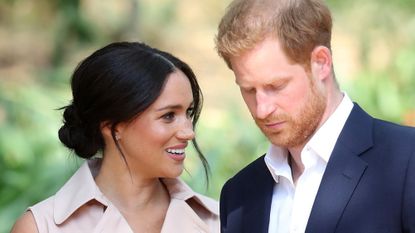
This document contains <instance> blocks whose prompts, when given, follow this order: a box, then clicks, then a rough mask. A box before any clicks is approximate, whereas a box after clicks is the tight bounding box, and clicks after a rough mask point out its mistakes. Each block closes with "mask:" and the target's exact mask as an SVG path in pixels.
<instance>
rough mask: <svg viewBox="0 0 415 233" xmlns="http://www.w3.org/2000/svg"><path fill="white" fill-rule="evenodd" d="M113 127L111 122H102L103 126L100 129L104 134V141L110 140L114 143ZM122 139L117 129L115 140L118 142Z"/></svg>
mask: <svg viewBox="0 0 415 233" xmlns="http://www.w3.org/2000/svg"><path fill="white" fill-rule="evenodd" d="M112 127H113V124H111V123H109V122H101V125H100V128H101V133H102V136H103V137H104V139H105V140H109V141H112V140H113V138H112V132H111V131H112ZM120 138H121V137H120V135H119V133H118V130H117V128H116V129H115V139H116V140H119V139H120Z"/></svg>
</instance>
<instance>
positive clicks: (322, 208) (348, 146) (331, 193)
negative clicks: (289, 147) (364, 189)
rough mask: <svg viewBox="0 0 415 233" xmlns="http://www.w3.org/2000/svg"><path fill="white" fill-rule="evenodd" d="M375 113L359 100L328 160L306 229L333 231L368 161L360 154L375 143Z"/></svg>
mask: <svg viewBox="0 0 415 233" xmlns="http://www.w3.org/2000/svg"><path fill="white" fill-rule="evenodd" d="M372 120H373V119H372V117H370V116H369V115H368V114H367V113H365V112H364V111H363V110H362V109H361V108H360V107H359V106H358V105H357V104H355V105H354V107H353V110H352V112H351V114H350V116H349V118H348V120H347V121H346V124H345V126H344V128H343V130H342V132H341V134H340V136H339V139H338V140H337V143H336V146H335V147H334V150H333V152H332V155H331V157H330V160H329V162H328V164H327V167H326V171H325V172H324V175H323V178H322V180H321V184H320V187H319V190H318V192H317V196H316V199H315V201H314V204H313V208H312V210H311V214H310V218H309V220H308V224H307V228H306V233H326V232H327V233H333V232H335V230H336V226H337V223H338V222H339V220H340V218H341V215H342V213H343V211H344V209H345V208H346V206H347V203H348V201H349V200H350V198H351V196H352V195H353V192H354V190H355V188H356V186H357V185H358V183H359V181H360V178H361V177H362V175H363V174H364V171H365V170H366V167H367V163H366V162H365V161H363V160H362V159H361V158H360V157H359V155H361V154H362V153H363V152H365V151H367V150H368V149H369V148H370V147H371V146H372V145H373V142H372V124H373V121H372Z"/></svg>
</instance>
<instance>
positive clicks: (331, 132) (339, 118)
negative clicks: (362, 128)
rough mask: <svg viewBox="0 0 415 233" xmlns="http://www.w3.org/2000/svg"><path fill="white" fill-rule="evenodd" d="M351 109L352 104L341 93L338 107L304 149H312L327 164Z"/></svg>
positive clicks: (347, 97)
mask: <svg viewBox="0 0 415 233" xmlns="http://www.w3.org/2000/svg"><path fill="white" fill-rule="evenodd" d="M352 108H353V102H352V101H351V100H350V98H349V96H348V95H347V94H346V93H343V99H342V101H341V102H340V104H339V106H337V108H336V110H335V111H334V112H333V113H332V114H331V115H330V117H329V118H328V119H327V120H326V122H324V123H323V125H322V126H321V127H320V128H319V129H318V130H317V131H316V133H315V134H314V135H313V136H312V138H311V139H310V141H309V142H308V143H307V144H306V145H305V147H304V149H312V150H313V151H314V152H315V153H316V154H317V155H318V156H320V158H322V159H323V160H324V161H325V162H326V163H327V162H328V161H329V159H330V155H331V152H332V151H333V149H334V146H335V145H336V142H337V139H338V137H339V135H340V132H341V131H342V129H343V127H344V124H345V123H346V120H347V118H348V117H349V115H350V112H351V111H352ZM304 149H303V150H304Z"/></svg>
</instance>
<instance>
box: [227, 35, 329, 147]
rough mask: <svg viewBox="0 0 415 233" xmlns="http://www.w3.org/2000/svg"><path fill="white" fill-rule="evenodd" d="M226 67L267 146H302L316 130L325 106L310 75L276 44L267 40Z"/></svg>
mask: <svg viewBox="0 0 415 233" xmlns="http://www.w3.org/2000/svg"><path fill="white" fill-rule="evenodd" d="M230 63H231V66H232V70H233V72H234V74H235V78H236V83H237V84H238V86H239V87H240V90H241V93H242V97H243V98H244V101H245V103H246V104H247V106H248V108H249V111H250V112H251V115H252V116H253V118H254V120H255V122H256V124H257V125H258V126H259V128H260V129H261V130H262V132H263V133H264V134H265V135H266V136H267V138H268V139H269V140H270V141H271V143H273V144H274V145H277V146H281V147H286V148H292V147H298V146H304V144H305V143H306V142H307V141H308V140H309V139H310V137H311V136H312V135H313V133H314V132H315V131H316V129H317V128H318V127H319V126H320V124H321V120H322V116H323V113H324V111H325V109H326V105H327V98H326V94H325V92H324V91H323V89H321V88H317V87H316V82H318V81H317V80H316V79H315V78H314V77H313V76H312V74H311V72H307V70H306V69H305V68H304V67H303V66H301V65H299V64H293V63H292V62H291V61H290V60H289V59H288V58H287V57H286V55H285V53H284V52H283V50H282V49H281V47H280V43H279V41H278V40H277V39H274V38H270V37H269V38H267V39H265V40H264V41H263V42H260V43H258V44H257V45H256V47H254V48H253V49H251V50H249V51H247V52H245V53H242V54H241V55H240V56H235V57H232V58H231V59H230Z"/></svg>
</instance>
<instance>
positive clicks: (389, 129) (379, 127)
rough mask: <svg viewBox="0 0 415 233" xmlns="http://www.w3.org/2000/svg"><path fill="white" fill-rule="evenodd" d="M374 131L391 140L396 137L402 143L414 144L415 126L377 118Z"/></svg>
mask: <svg viewBox="0 0 415 233" xmlns="http://www.w3.org/2000/svg"><path fill="white" fill-rule="evenodd" d="M374 122H375V127H374V130H375V131H374V133H375V134H376V135H380V137H382V138H388V139H389V140H391V139H392V140H393V139H396V140H397V141H398V142H401V143H407V142H408V143H410V144H413V143H414V140H415V127H411V126H405V125H400V124H396V123H393V122H390V121H385V120H380V119H375V121H374Z"/></svg>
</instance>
